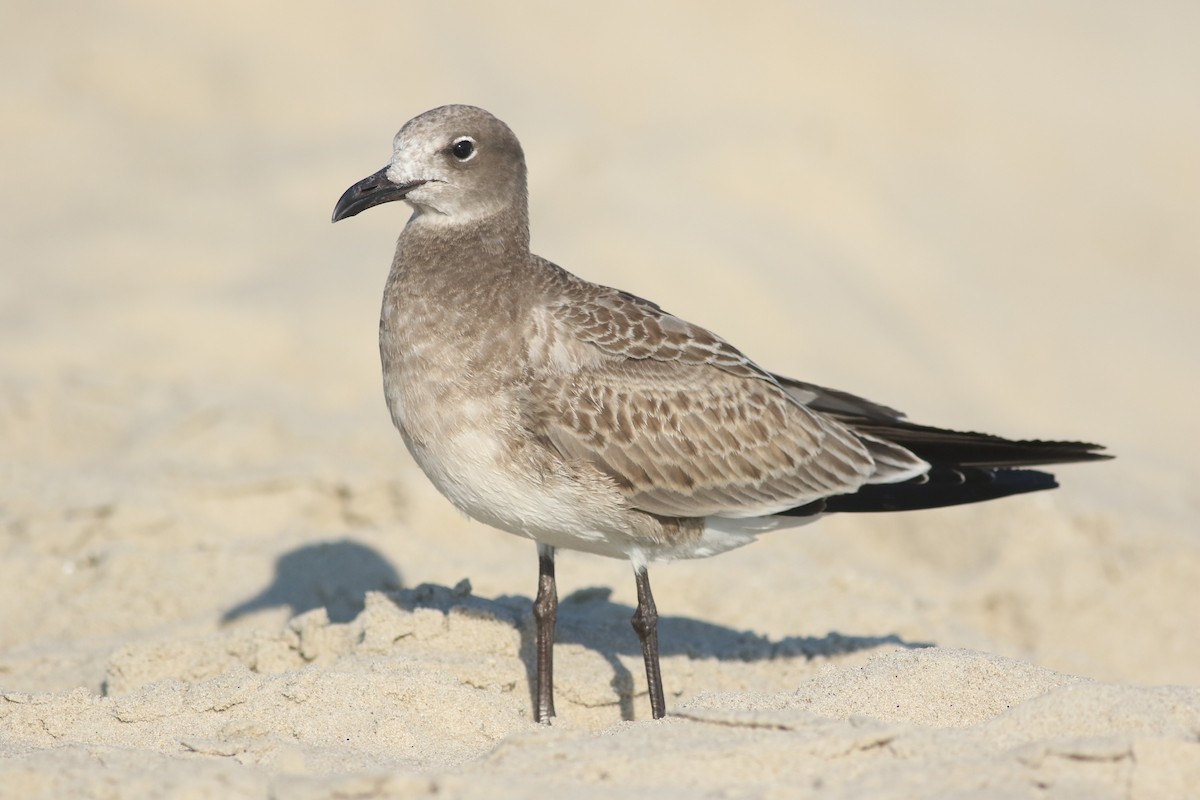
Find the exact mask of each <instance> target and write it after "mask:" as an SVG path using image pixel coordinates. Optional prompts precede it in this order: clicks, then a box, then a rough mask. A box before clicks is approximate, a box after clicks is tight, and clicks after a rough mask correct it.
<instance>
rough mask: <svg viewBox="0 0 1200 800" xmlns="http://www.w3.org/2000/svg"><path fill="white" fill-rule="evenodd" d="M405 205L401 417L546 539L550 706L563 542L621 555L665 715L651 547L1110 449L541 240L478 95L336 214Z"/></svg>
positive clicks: (530, 534)
mask: <svg viewBox="0 0 1200 800" xmlns="http://www.w3.org/2000/svg"><path fill="white" fill-rule="evenodd" d="M395 200H403V201H405V202H406V203H408V205H409V206H411V208H412V212H413V213H412V216H411V217H410V218H409V220H408V223H407V224H406V225H405V227H404V230H403V232H402V233H401V234H400V238H399V240H398V242H397V245H396V253H395V257H394V259H393V260H392V266H391V270H390V271H389V273H388V277H387V282H386V285H385V288H384V293H383V308H382V312H381V316H380V323H379V350H380V356H381V360H382V366H383V388H384V395H385V397H386V400H387V406H388V409H389V411H390V412H391V417H392V421H393V422H394V423H395V425H396V428H397V429H398V430H399V431H400V435H401V436H402V437H403V438H404V443H405V444H406V445H407V447H408V450H409V452H410V453H411V454H412V457H413V458H414V459H415V461H416V462H417V464H418V465H420V467H421V469H422V470H423V471H424V472H425V474H426V475H427V476H428V477H429V480H430V481H432V482H433V484H434V486H436V487H437V488H438V490H439V491H441V493H442V494H443V495H445V496H446V498H447V499H449V501H450V502H451V503H453V504H454V505H455V506H457V507H458V508H459V509H461V510H462V511H464V512H465V513H466V514H468V515H469V516H470V517H472V518H474V519H476V520H479V521H480V522H483V523H485V524H487V525H490V526H492V527H495V528H498V529H500V530H502V531H507V532H508V533H512V534H516V535H519V536H523V537H526V538H529V539H532V540H533V541H534V542H536V544H537V555H538V588H537V595H536V597H535V599H534V602H533V615H534V619H535V623H536V628H537V647H536V673H537V676H536V687H535V698H534V705H535V708H534V715H535V718H536V720H537V721H539V722H542V723H548V722H549V721H550V719H551V718H552V717H553V716H554V715H555V711H554V692H553V645H554V628H555V619H556V610H557V606H558V595H557V590H556V586H555V574H554V556H555V551H556V550H557V549H559V548H567V549H571V550H580V551H584V552H587V553H594V554H597V555H602V556H609V557H614V558H624V559H628V560H629V561H630V562H631V564H632V565H633V572H634V579H635V582H636V585H637V597H638V602H637V609H636V611H635V612H634V615H633V619H632V623H633V628H634V630H635V631H636V633H637V635H638V638H639V640H640V642H641V648H642V655H643V659H644V661H645V666H646V678H647V684H648V686H649V697H650V708H651V715H652V717H653V718H654V719H659V718H661V717H663V716H665V715H666V704H665V701H664V697H663V688H662V676H661V671H660V668H659V652H658V650H659V648H658V632H657V621H658V612H657V609H656V607H655V604H654V596H653V595H652V594H651V591H650V579H649V576H648V573H647V567H648V565H649V564H650V563H651V562H656V561H669V560H673V559H683V558H702V557H706V556H711V555H716V554H718V553H722V552H725V551H727V550H730V549H732V548H735V547H740V546H742V545H745V544H748V543H750V542H752V541H753V540H754V539H755V538H756V537H758V536H759V535H761V534H763V533H765V532H768V531H772V530H776V529H780V528H788V527H792V526H795V525H799V524H803V523H807V522H812V521H813V520H815V519H817V518H818V517H821V516H823V515H825V514H832V513H838V512H871V511H907V510H915V509H924V508H936V507H939V506H950V505H957V504H960V503H974V502H979V501H983V500H990V499H994V498H999V497H1005V496H1008V495H1015V494H1020V493H1024V492H1032V491H1037V490H1041V489H1050V488H1053V487H1055V486H1057V483H1056V481H1055V479H1054V476H1053V475H1050V474H1048V473H1046V472H1041V471H1038V470H1030V469H1022V467H1029V466H1037V465H1043V464H1058V463H1067V462H1075V461H1092V460H1097V459H1103V458H1108V457H1109V456H1106V455H1105V454H1103V453H1100V452H1098V451H1100V450H1102V449H1103V448H1102V447H1101V446H1099V445H1094V444H1087V443H1083V442H1054V441H1032V440H1029V441H1017V440H1009V439H1004V438H1001V437H998V436H991V435H987V434H980V433H964V432H958V431H950V430H943V429H939V428H935V427H929V426H925V425H917V424H914V423H911V422H908V421H907V420H906V419H905V417H904V415H903V414H901V413H900V412H898V411H895V410H893V409H891V408H888V407H887V406H883V405H880V404H878V403H873V402H871V401H868V400H864V399H862V398H861V397H856V396H855V395H852V394H849V393H847V392H842V391H837V390H833V389H826V388H823V387H821V386H817V385H815V384H811V383H806V382H803V381H799V380H794V379H791V378H787V377H784V376H782V375H776V374H774V373H772V372H769V371H767V370H766V369H763V368H762V367H760V366H759V365H758V364H756V363H755V362H754V361H752V360H751V359H749V358H748V357H747V356H745V355H743V353H742V352H741V351H740V350H738V349H737V348H736V347H734V346H733V345H732V344H730V343H729V342H727V341H725V340H724V339H722V338H721V337H719V336H717V335H716V334H714V333H711V332H710V331H708V330H706V329H704V328H702V327H700V326H698V325H694V324H692V323H690V322H687V321H686V320H683V319H681V318H679V317H677V316H674V315H672V314H669V313H668V312H666V311H664V310H663V309H662V308H661V307H660V306H658V305H656V304H654V303H652V302H650V301H648V300H644V299H642V298H640V297H637V296H635V295H632V294H629V293H628V292H623V291H619V290H617V289H612V288H609V287H607V286H602V285H599V284H595V283H591V282H589V281H586V280H584V279H582V278H579V277H576V276H575V275H572V274H571V273H569V272H567V271H566V270H564V269H562V268H560V267H558V266H556V265H555V264H552V263H551V262H549V261H547V260H545V259H543V258H541V257H539V256H536V255H534V254H533V253H531V252H530V249H529V213H528V200H527V193H526V167H525V156H524V152H523V151H522V149H521V144H520V142H519V141H518V140H517V137H516V136H515V135H514V134H513V132H512V130H510V129H509V127H508V126H507V125H505V124H504V123H503V122H501V121H500V120H499V119H497V118H496V117H494V116H492V115H491V114H490V113H488V112H487V111H484V110H483V109H480V108H476V107H473V106H466V105H448V106H442V107H440V108H435V109H433V110H431V111H427V112H425V113H424V114H421V115H419V116H417V117H415V118H414V119H412V120H410V121H409V122H408V123H406V124H405V125H404V127H403V128H402V129H401V130H400V132H399V133H397V134H396V137H395V139H394V141H393V150H392V157H391V160H390V161H389V162H388V164H387V166H386V167H384V168H383V169H382V170H380V171H379V172H376V173H375V174H373V175H371V176H369V177H367V178H365V179H363V180H361V181H359V182H358V183H356V184H354V185H353V186H351V187H350V188H349V189H347V190H346V192H345V193H344V194H343V195H342V196H341V198H340V199H339V200H338V202H337V205H336V207H335V208H334V212H333V221H334V222H337V221H339V220H342V219H345V218H347V217H352V216H354V215H356V214H358V213H359V212H361V211H364V210H366V209H368V208H371V207H372V206H377V205H380V204H382V203H388V202H392V201H395Z"/></svg>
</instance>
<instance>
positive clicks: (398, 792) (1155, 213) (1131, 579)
mask: <svg viewBox="0 0 1200 800" xmlns="http://www.w3.org/2000/svg"><path fill="white" fill-rule="evenodd" d="M3 16H4V17H5V18H6V24H4V25H2V26H0V43H2V45H3V46H2V47H0V62H2V63H3V67H4V69H3V70H0V86H2V87H3V89H2V92H3V97H4V101H5V102H4V111H3V112H2V113H3V117H4V120H5V123H6V124H5V125H3V126H2V127H0V145H2V148H0V152H2V153H3V156H2V158H3V159H4V174H5V176H6V185H7V186H8V191H6V192H5V193H4V194H3V196H2V197H0V531H2V534H0V535H2V538H0V548H2V552H3V557H2V558H0V620H2V622H0V797H13V798H16V797H20V798H58V797H102V798H140V797H171V798H210V797H211V798H259V797H264V798H265V797H278V798H313V799H314V800H315V799H316V798H344V797H355V798H364V799H367V800H373V799H374V798H393V797H426V796H433V795H435V794H436V795H438V796H439V797H456V798H510V797H511V798H518V797H547V796H553V797H562V798H571V799H572V800H573V799H574V798H593V797H597V798H598V797H618V796H619V797H654V798H697V797H728V798H784V797H805V796H813V797H829V798H913V797H989V798H1009V797H1012V798H1023V797H1054V798H1060V797H1069V798H1076V797H1078V798H1109V797H1113V798H1116V797H1121V798H1138V799H1139V800H1151V799H1157V798H1187V797H1200V635H1198V634H1197V630H1198V626H1197V619H1198V618H1200V594H1198V591H1197V587H1198V586H1200V490H1198V489H1197V487H1198V486H1200V464H1198V462H1197V460H1196V457H1195V449H1196V446H1197V444H1200V423H1197V419H1198V418H1200V417H1198V416H1197V415H1196V412H1195V405H1196V401H1197V398H1200V366H1198V363H1200V362H1198V361H1197V349H1198V345H1200V315H1198V314H1197V313H1196V310H1195V304H1196V298H1197V297H1200V269H1198V268H1197V264H1200V219H1198V213H1197V209H1200V103H1198V102H1197V89H1196V87H1197V86H1200V51H1198V50H1197V48H1196V47H1195V45H1194V32H1195V31H1196V30H1197V29H1200V12H1198V11H1197V10H1196V8H1195V7H1194V6H1193V5H1192V4H1187V3H1182V2H1179V3H1173V2H1165V1H1164V2H1158V3H1153V4H1150V5H1146V6H1138V7H1136V8H1135V7H1133V6H1132V5H1120V4H1116V5H1108V6H1104V7H1103V8H1100V7H1098V6H1096V5H1095V4H1091V3H1084V2H1067V3H1061V4H1057V5H1054V6H1053V7H1046V6H1043V5H1041V4H1034V3H1028V4H1017V5H1012V4H990V3H987V4H972V5H969V6H963V5H961V4H954V3H948V2H945V3H943V2H933V3H925V4H920V5H917V6H912V5H907V4H906V5H905V6H904V7H901V6H896V5H894V4H887V3H882V2H867V3H859V4H854V5H853V6H850V5H847V4H839V3H832V2H816V3H808V4H795V3H783V2H773V3H762V4H752V5H749V6H745V7H724V6H722V7H719V8H717V7H708V6H704V5H701V6H697V5H695V4H686V3H682V2H671V3H658V4H654V5H653V6H645V5H638V4H633V3H627V4H626V3H617V4H606V5H605V6H603V10H601V9H600V8H594V9H591V10H586V11H585V10H582V9H580V8H576V7H574V6H564V5H555V4H550V3H529V4H518V5H517V6H501V5H496V4H485V3H481V2H462V3H456V4H445V5H438V6H434V5H429V4H425V5H415V4H399V3H387V2H381V1H376V0H371V1H370V2H361V3H355V4H350V5H343V6H335V5H330V4H321V3H315V2H308V1H307V0H305V1H304V2H293V3H282V2H276V0H269V1H268V2H265V3H258V4H253V5H249V6H247V5H245V4H234V3H232V2H227V0H217V2H211V3H206V4H202V5H201V4H192V5H186V4H156V3H151V2H146V1H145V0H142V1H141V2H139V1H137V0H104V1H103V2H97V3H91V4H78V5H69V6H63V5H56V4H38V3H32V2H24V1H21V2H14V3H10V4H9V6H8V8H6V10H5V12H4V14H3ZM460 102H461V103H472V104H476V105H480V106H483V107H485V108H487V109H489V110H490V111H492V112H493V113H495V114H496V115H497V116H499V117H500V118H502V119H504V120H505V121H506V122H508V123H509V125H511V126H512V128H513V129H514V130H515V131H516V133H517V135H518V136H519V137H520V138H521V141H522V143H523V145H524V148H525V152H526V156H527V160H528V163H529V168H530V202H531V213H532V226H533V231H532V238H533V245H534V249H535V251H536V252H538V253H540V254H541V255H543V256H545V257H547V258H550V259H551V260H553V261H555V262H557V263H559V264H561V265H562V266H564V267H566V268H567V269H569V270H571V271H573V272H575V273H577V274H580V275H582V276H584V277H586V278H588V279H591V280H594V281H597V282H600V283H605V284H609V285H614V286H619V287H621V288H623V289H627V290H629V291H632V292H635V293H637V294H639V295H641V296H644V297H647V298H649V299H652V300H654V301H656V302H658V303H660V304H662V305H663V306H664V307H666V308H668V309H669V310H670V311H671V312H673V313H675V314H678V315H680V316H682V317H685V318H687V319H690V320H692V321H694V322H697V323H699V324H702V325H705V326H706V327H709V328H711V329H712V330H714V331H716V332H718V333H720V334H721V335H722V336H724V337H725V338H726V339H729V340H730V341H732V342H734V343H735V344H736V345H738V347H740V348H741V349H742V350H743V351H745V352H746V353H748V354H749V355H751V356H752V357H753V358H755V360H757V361H758V362H759V363H760V364H762V365H763V366H765V367H767V368H769V369H771V370H774V371H777V372H780V373H783V374H788V375H793V376H795V377H798V378H802V379H804V380H809V381H812V382H815V383H819V384H823V385H827V386H834V387H839V388H842V389H846V390H848V391H852V392H854V393H856V394H860V395H862V396H865V397H868V398H871V399H873V400H877V401H879V402H882V403H886V404H888V405H890V406H894V407H897V408H901V409H903V410H905V411H906V412H908V414H909V416H910V417H911V418H912V419H913V420H915V421H918V422H925V423H930V424H937V425H942V426H947V427H957V428H963V429H968V430H985V431H989V432H994V433H998V434H1002V435H1007V436H1013V437H1019V438H1055V439H1079V440H1085V441H1098V442H1102V443H1103V444H1105V445H1107V446H1108V447H1109V448H1110V450H1111V451H1112V452H1113V453H1115V454H1116V455H1117V456H1118V458H1117V460H1115V461H1112V462H1107V463H1101V464H1087V465H1076V466H1067V467H1062V468H1059V469H1056V470H1055V471H1056V474H1058V476H1059V479H1060V482H1061V484H1062V488H1060V489H1059V490H1057V491H1054V492H1044V493H1039V494H1036V495H1029V496H1024V497H1018V498H1011V499H1006V500H1003V501H998V502H994V503H985V504H980V505H976V506H966V507H959V508H952V509H943V510H937V511H930V512H922V513H914V514H885V515H862V516H857V517H851V516H842V517H831V518H828V519H825V520H822V521H821V522H820V523H818V524H816V525H812V526H807V527H804V528H800V529H797V530H794V531H790V532H781V533H777V534H774V535H771V536H769V537H766V538H764V539H762V540H761V541H760V542H758V543H756V544H754V545H753V546H750V547H747V548H743V549H741V550H737V551H734V552H731V553H728V554H726V555H723V556H720V557H718V558H714V559H708V560H701V561H691V562H678V563H672V564H666V565H661V566H657V567H654V568H652V577H653V579H654V588H655V596H656V598H657V601H658V608H659V612H660V613H661V614H662V621H661V623H660V636H661V640H662V648H663V671H664V683H665V688H666V691H667V707H668V711H669V716H668V718H667V719H665V720H662V721H657V722H655V721H651V720H649V719H648V717H649V706H648V702H647V698H646V686H645V674H644V672H643V670H642V662H641V653H640V649H639V647H638V642H637V639H636V637H635V636H634V633H633V631H632V630H631V628H630V626H629V617H630V614H631V613H632V611H633V606H634V604H635V603H636V595H635V591H634V582H633V579H632V574H631V570H630V568H629V565H628V564H626V563H622V562H618V561H614V560H606V559H601V558H597V557H591V556H586V555H579V554H571V553H562V554H561V556H560V558H559V566H558V576H559V591H560V594H561V596H562V605H561V606H560V609H559V645H558V647H557V651H556V653H557V663H556V670H555V678H556V686H557V691H558V695H557V701H558V714H559V716H558V719H557V720H556V722H555V724H554V725H553V726H552V727H543V726H538V725H535V724H534V723H533V722H532V704H531V690H530V687H531V681H532V677H533V671H532V670H533V666H532V654H533V646H534V645H533V620H532V615H531V611H530V601H531V598H532V596H533V594H534V591H535V589H536V577H537V562H536V557H535V552H534V548H533V545H532V544H531V543H530V542H528V541H525V540H521V539H518V538H516V537H512V536H508V535H506V534H502V533H499V532H496V531H494V530H491V529H488V528H487V527H485V526H483V525H480V524H478V523H475V522H472V521H471V520H468V519H466V518H464V517H463V516H461V515H460V514H458V513H457V512H456V511H455V510H454V509H453V508H452V507H451V506H450V504H449V503H448V502H447V501H446V500H444V499H443V498H442V497H441V496H440V495H438V494H437V492H436V490H434V489H433V487H432V486H431V485H430V484H429V483H428V481H427V480H426V479H425V477H424V476H423V475H422V474H421V473H420V471H419V469H418V468H417V467H416V466H415V465H414V464H413V462H412V461H411V459H410V457H409V456H408V454H407V453H406V452H405V449H404V445H403V442H402V441H401V439H400V437H399V436H398V435H397V434H396V432H395V431H394V430H393V428H392V426H391V422H390V420H389V418H388V414H387V410H386V408H385V406H384V402H383V398H382V392H381V389H380V377H379V363H378V354H377V349H376V335H377V325H378V311H379V297H380V292H381V289H382V285H383V281H384V277H385V275H386V272H387V268H388V264H389V262H390V259H391V254H392V248H393V245H394V241H395V237H396V235H397V234H398V232H399V230H400V228H401V227H402V225H403V224H404V221H405V220H406V218H407V212H406V210H405V209H403V208H402V206H401V205H400V204H395V205H390V206H385V207H383V208H381V209H378V210H375V211H372V212H371V213H369V214H365V215H363V216H361V217H356V218H354V219H353V220H349V221H347V222H343V223H339V224H338V225H336V226H334V225H331V224H330V223H329V216H330V212H331V211H332V208H333V204H334V202H335V201H336V200H337V198H338V196H339V195H340V194H341V193H342V191H343V190H344V189H345V188H346V187H347V186H349V185H350V184H351V183H353V182H355V181H357V180H358V179H360V178H362V177H364V176H366V175H368V174H370V173H372V172H374V171H376V170H377V169H379V168H380V167H381V166H383V165H384V163H385V162H386V160H387V158H388V156H389V154H390V144H391V136H392V135H393V134H394V133H395V131H396V129H397V128H399V126H400V125H401V124H402V123H403V122H404V121H405V120H407V119H409V118H410V117H412V116H414V115H416V114H418V113H420V112H422V111H424V110H426V109H428V108H431V107H434V106H438V105H441V104H445V103H460Z"/></svg>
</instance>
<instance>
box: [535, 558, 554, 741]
mask: <svg viewBox="0 0 1200 800" xmlns="http://www.w3.org/2000/svg"><path fill="white" fill-rule="evenodd" d="M533 618H534V620H535V621H536V622H537V665H536V668H537V700H536V704H537V707H536V708H535V709H534V716H535V717H536V719H537V721H538V722H540V723H542V724H543V725H549V724H550V718H551V717H553V716H554V623H555V621H556V620H557V618H558V589H557V587H556V586H555V584H554V548H553V547H550V546H549V545H542V544H539V545H538V591H537V597H536V598H535V599H534V601H533Z"/></svg>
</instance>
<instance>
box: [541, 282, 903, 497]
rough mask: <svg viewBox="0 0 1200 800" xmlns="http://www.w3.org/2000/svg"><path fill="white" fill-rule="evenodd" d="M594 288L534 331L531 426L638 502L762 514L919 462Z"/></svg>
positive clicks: (715, 340)
mask: <svg viewBox="0 0 1200 800" xmlns="http://www.w3.org/2000/svg"><path fill="white" fill-rule="evenodd" d="M588 288H591V289H594V290H596V292H597V293H596V294H594V295H593V296H591V297H587V298H583V297H574V298H571V301H570V302H569V303H562V304H559V305H556V306H551V307H549V308H548V309H547V310H546V312H545V314H544V316H543V318H542V320H541V322H540V324H539V326H538V328H539V330H538V335H537V336H536V337H535V340H536V341H535V342H534V347H533V348H532V349H531V352H532V353H535V357H534V358H533V359H532V360H533V363H534V364H535V365H538V364H540V365H542V366H543V367H544V369H538V370H537V372H538V374H537V375H535V376H534V380H533V381H532V383H531V387H532V390H533V391H534V393H535V397H534V398H533V399H534V403H532V404H531V405H532V407H534V408H538V409H540V410H541V411H540V416H539V418H538V419H536V420H532V421H531V424H532V425H533V426H535V427H536V429H537V430H538V432H539V433H541V434H542V435H543V436H544V437H545V438H546V439H548V440H549V441H550V442H551V443H552V444H553V445H554V446H555V447H556V448H557V449H558V450H559V451H560V452H561V453H562V455H563V456H565V457H567V458H569V459H577V460H583V461H586V462H588V463H590V464H592V465H594V466H595V467H597V468H598V469H600V470H601V471H602V472H604V473H605V474H607V475H609V476H611V477H612V478H613V479H614V480H615V481H616V482H617V484H618V485H619V486H620V487H622V489H623V490H624V491H625V493H626V496H627V497H628V499H629V502H630V505H631V506H633V507H635V508H639V509H642V510H644V511H648V512H651V513H654V514H660V515H665V516H686V517H699V516H710V515H719V516H728V517H748V516H758V515H763V514H771V513H776V512H779V511H781V510H784V509H787V508H791V507H793V506H797V505H802V504H804V503H808V502H811V501H813V500H816V499H819V498H821V497H825V496H828V495H832V494H842V493H846V492H851V491H854V490H855V489H857V488H858V487H859V486H860V485H862V484H863V483H866V482H869V481H873V480H881V479H887V478H886V476H885V475H883V474H881V466H880V464H879V463H877V456H876V451H880V452H883V453H884V454H885V455H886V456H887V457H888V458H887V459H886V460H887V461H889V462H896V463H897V464H903V469H902V471H904V472H909V473H912V474H915V472H916V471H919V470H920V469H921V468H922V467H923V466H924V465H923V462H921V461H920V460H919V459H916V458H914V457H912V456H911V454H909V453H906V452H905V451H903V450H901V449H899V448H890V447H889V446H887V445H886V443H876V442H874V441H871V440H865V441H864V440H863V439H860V437H858V436H856V435H855V434H854V433H852V432H851V431H850V430H849V429H848V428H846V427H845V426H843V425H841V424H840V423H838V422H837V421H836V420H834V419H832V418H830V417H827V416H825V415H823V414H820V413H818V412H815V411H812V410H811V409H809V408H807V407H805V406H804V405H803V404H801V403H799V402H797V401H796V399H795V398H793V397H791V396H789V394H788V392H787V391H785V390H784V389H783V387H781V386H780V385H779V383H777V382H776V381H775V379H774V378H773V377H772V376H771V375H769V374H768V373H766V372H764V371H763V370H762V369H760V368H759V367H758V366H757V365H755V364H754V363H753V362H751V361H750V360H749V359H747V358H746V357H745V356H744V355H742V354H741V353H740V352H739V351H738V350H737V349H736V348H734V347H733V346H732V345H730V344H729V343H728V342H725V341H724V340H723V339H721V338H720V337H717V336H715V335H714V334H712V333H710V332H709V331H706V330H704V329H703V328H699V327H697V326H694V325H691V324H690V323H687V322H685V321H683V320H681V319H679V318H677V317H673V316H671V315H669V314H666V313H665V312H663V311H662V310H661V309H659V308H658V307H656V306H654V305H652V304H650V303H647V302H646V301H643V300H639V299H638V298H635V297H632V296H631V295H626V294H623V293H619V292H616V291H614V290H605V289H601V288H600V287H588ZM539 353H540V357H538V356H537V355H536V354H539ZM893 451H898V452H893ZM883 469H884V470H885V471H892V472H899V471H901V470H899V469H893V468H892V467H891V466H887V467H884V468H883Z"/></svg>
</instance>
